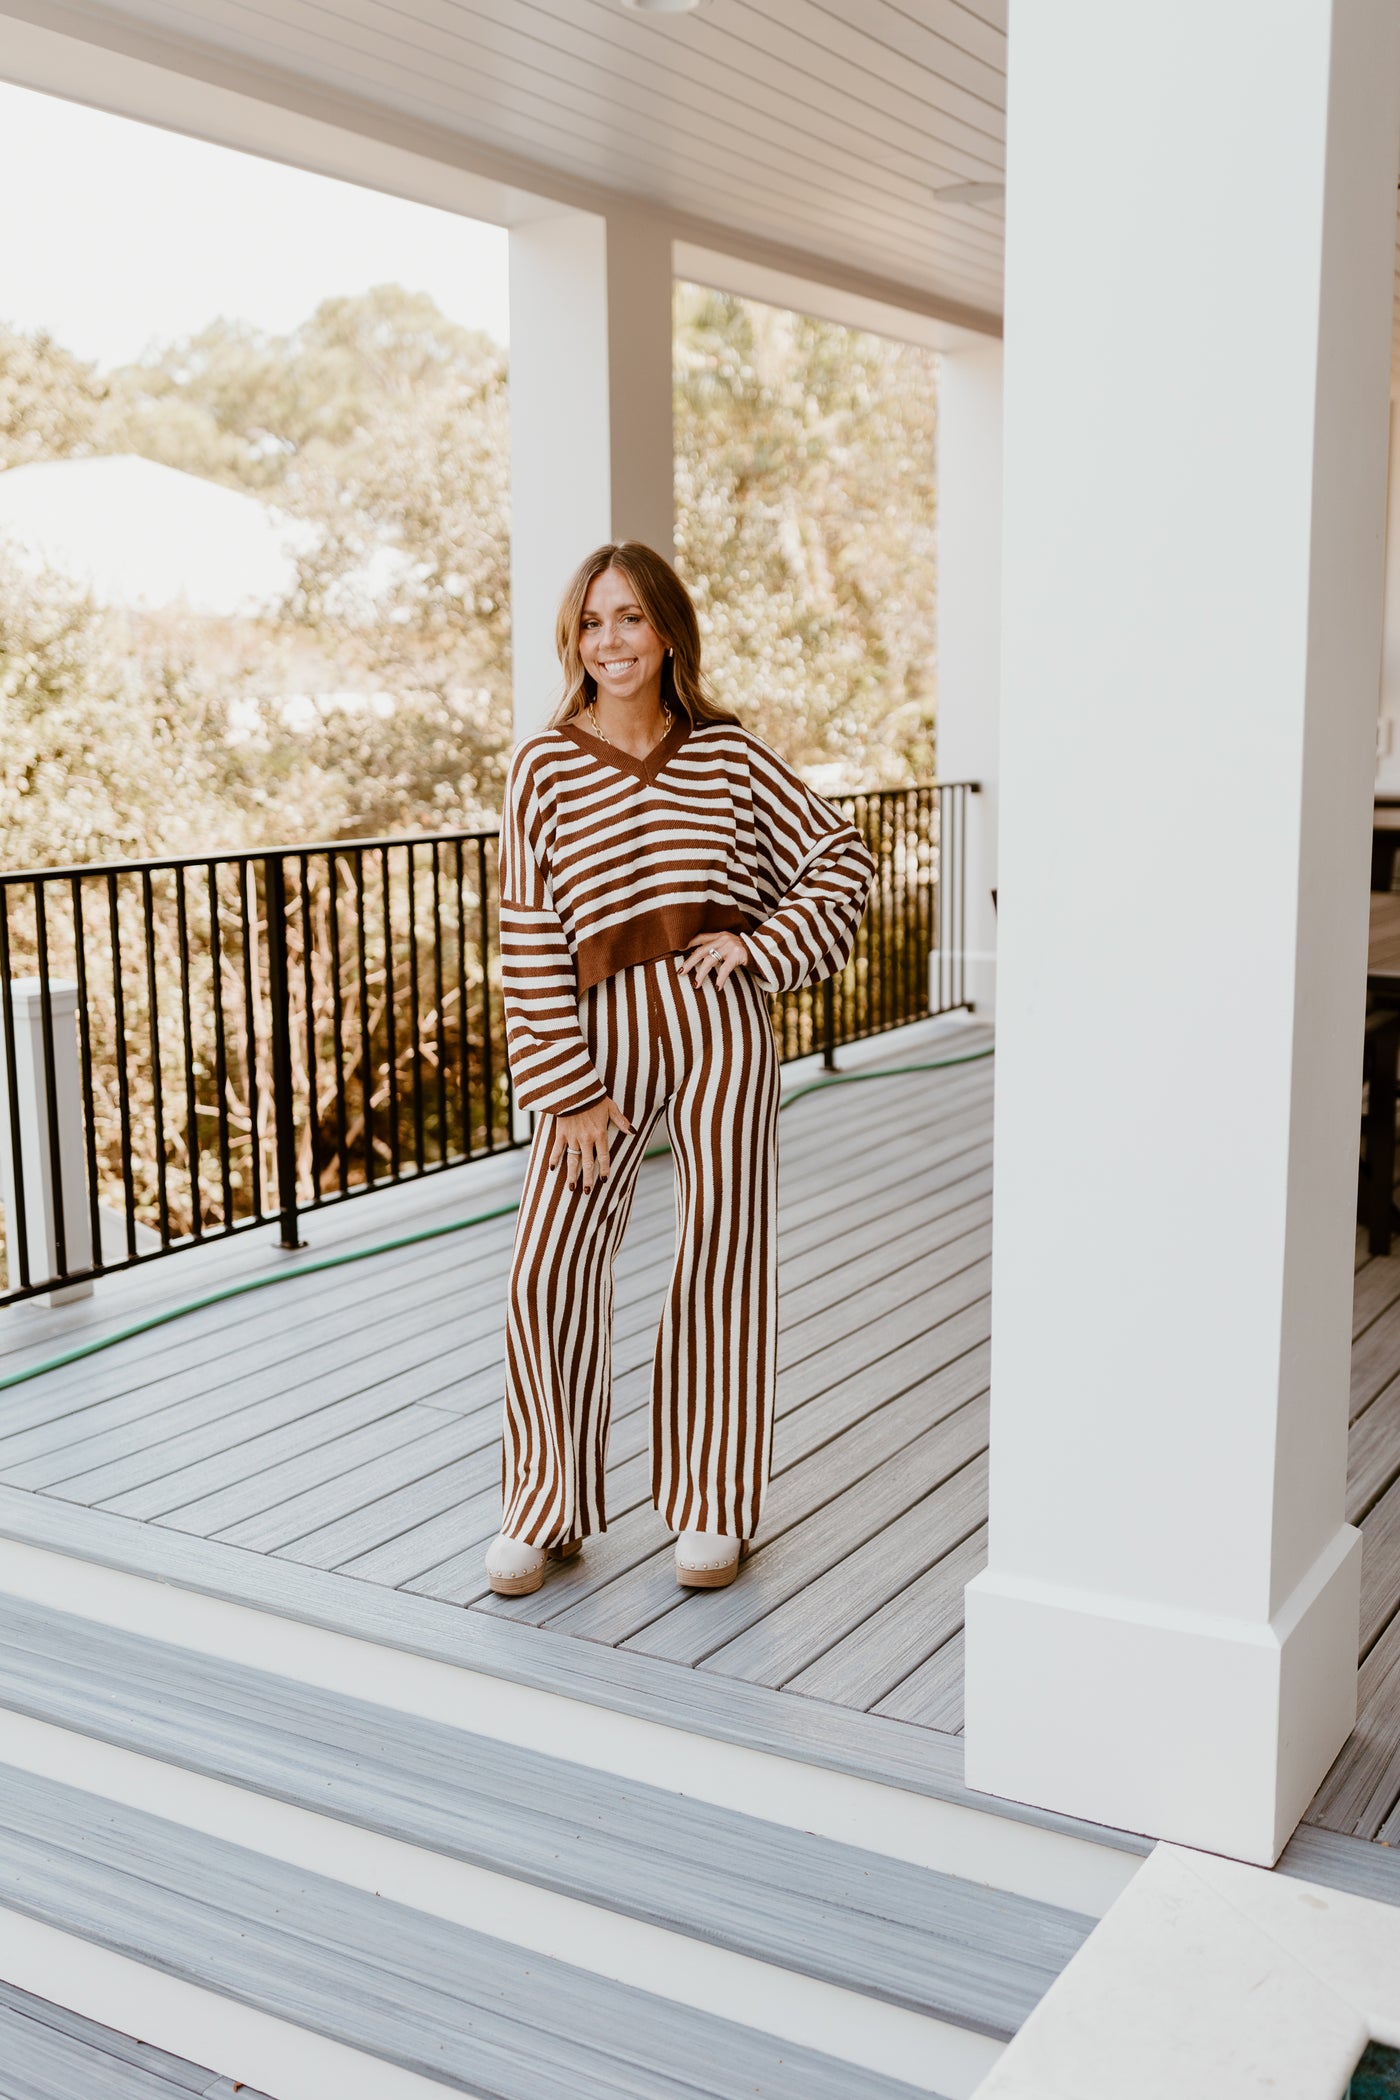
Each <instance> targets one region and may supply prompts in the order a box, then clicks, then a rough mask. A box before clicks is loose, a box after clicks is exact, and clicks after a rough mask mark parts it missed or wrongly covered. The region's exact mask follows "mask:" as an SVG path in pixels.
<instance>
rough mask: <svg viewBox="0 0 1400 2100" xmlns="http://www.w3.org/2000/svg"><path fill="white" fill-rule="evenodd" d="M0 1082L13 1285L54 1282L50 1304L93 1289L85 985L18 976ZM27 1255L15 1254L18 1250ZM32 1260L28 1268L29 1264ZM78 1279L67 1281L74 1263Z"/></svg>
mask: <svg viewBox="0 0 1400 2100" xmlns="http://www.w3.org/2000/svg"><path fill="white" fill-rule="evenodd" d="M6 1004H7V1006H8V1010H9V1015H10V1020H11V1026H10V1027H9V1029H8V1030H7V1031H6V1042H5V1055H4V1060H3V1068H0V1069H3V1074H4V1080H3V1086H2V1087H0V1095H2V1096H3V1098H0V1110H3V1113H0V1140H3V1142H0V1183H2V1184H3V1201H4V1207H5V1230H6V1233H7V1235H8V1236H9V1241H10V1246H9V1269H10V1284H11V1287H12V1288H13V1287H14V1286H15V1285H19V1286H20V1288H22V1289H23V1288H26V1287H32V1286H33V1285H35V1284H41V1283H50V1282H51V1288H50V1289H48V1290H46V1291H44V1292H42V1293H39V1294H38V1295H39V1297H40V1299H41V1302H42V1303H44V1304H46V1305H66V1304H67V1303H68V1302H69V1300H70V1299H73V1298H87V1297H90V1296H91V1294H92V1280H91V1278H90V1277H85V1276H83V1274H82V1272H83V1271H84V1270H85V1269H90V1268H91V1266H92V1262H93V1253H94V1250H93V1246H92V1232H91V1227H90V1223H89V1217H90V1205H89V1202H88V1188H87V1175H86V1172H85V1168H84V1144H83V1136H84V1132H83V1097H82V1086H81V1080H80V1077H79V1072H78V1036H77V1010H78V987H77V985H76V984H72V983H70V982H69V981H68V980H67V979H65V978H57V977H50V978H48V979H47V980H46V981H45V980H41V979H40V978H37V977H21V978H17V979H15V980H14V981H12V983H11V985H10V991H9V999H8V1001H7V1002H6ZM20 1248H23V1250H24V1255H23V1257H22V1258H17V1256H18V1250H19V1249H20ZM26 1269H27V1271H28V1274H27V1275H26V1274H25V1270H26ZM75 1272H76V1273H77V1275H78V1276H79V1277H80V1278H81V1281H79V1282H76V1283H70V1282H67V1281H65V1279H66V1278H67V1277H70V1276H72V1275H73V1274H74V1273H75Z"/></svg>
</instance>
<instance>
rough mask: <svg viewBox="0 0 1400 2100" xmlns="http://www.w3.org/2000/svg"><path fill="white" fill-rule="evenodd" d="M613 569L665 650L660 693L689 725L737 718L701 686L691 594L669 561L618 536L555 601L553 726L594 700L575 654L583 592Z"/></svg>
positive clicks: (595, 552)
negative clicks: (558, 685)
mask: <svg viewBox="0 0 1400 2100" xmlns="http://www.w3.org/2000/svg"><path fill="white" fill-rule="evenodd" d="M608 569H616V570H617V571H618V573H619V575H622V576H625V577H626V578H627V581H628V582H629V583H630V584H631V586H632V590H633V593H634V595H635V597H636V600H637V603H638V605H639V606H640V607H641V609H642V611H643V613H644V614H645V616H646V618H647V619H648V620H649V621H650V622H651V625H652V626H653V627H654V628H655V629H656V632H657V634H658V635H659V636H660V637H661V641H662V644H663V646H664V647H665V648H666V650H667V651H668V652H669V653H668V654H667V655H666V656H665V657H663V658H662V662H661V697H662V699H663V700H665V701H667V702H668V703H669V704H670V706H671V707H672V708H678V709H680V710H681V711H682V712H683V713H684V714H686V715H688V716H689V718H690V726H691V728H692V729H699V728H702V727H703V726H704V725H705V724H706V723H709V722H733V721H735V720H737V717H736V716H734V715H732V714H730V712H729V711H728V709H727V708H723V707H717V706H716V705H715V703H714V701H713V700H711V699H710V697H709V694H708V693H707V692H706V690H705V682H704V678H703V676H702V674H701V670H700V622H699V621H698V620H697V619H696V617H695V607H694V605H693V603H692V602H691V596H690V593H689V591H688V590H687V589H686V587H685V585H684V584H683V583H682V582H681V580H680V577H679V576H678V575H677V574H676V572H675V570H674V569H673V568H672V567H671V564H670V563H669V562H668V561H665V560H663V558H662V557H661V555H659V554H658V553H657V552H656V551H655V549H654V548H652V547H647V546H644V545H643V543H642V541H641V540H618V541H617V542H615V543H613V544H610V545H608V546H605V547H595V548H594V550H593V552H592V553H591V554H590V555H588V556H587V557H586V558H585V559H584V560H583V561H581V562H580V563H579V565H578V567H577V569H575V571H574V573H573V575H572V576H571V577H570V579H569V585H568V588H567V590H566V591H565V592H564V596H563V598H562V599H561V600H560V603H559V618H558V620H557V621H556V622H555V628H554V646H555V648H556V649H557V650H558V652H559V661H560V663H561V664H562V665H563V667H564V697H563V699H562V700H561V701H560V703H559V705H558V707H557V708H556V709H555V711H554V714H553V716H552V717H551V727H552V728H555V729H558V728H559V727H561V725H562V724H563V723H565V722H568V721H571V720H572V719H573V717H574V716H575V715H579V714H582V712H583V710H584V709H585V708H586V707H587V706H589V704H590V703H591V702H592V701H593V700H595V699H596V698H597V692H598V689H597V686H596V685H595V683H594V681H593V679H592V677H591V676H590V674H589V673H588V671H587V670H586V669H585V668H584V662H583V658H582V657H581V656H580V654H579V646H578V644H579V634H580V631H581V629H582V625H583V608H584V605H585V603H586V601H587V598H588V593H589V591H590V590H591V589H592V587H593V584H594V583H595V582H596V581H597V579H598V577H600V576H601V575H603V574H604V573H605V571H606V570H608Z"/></svg>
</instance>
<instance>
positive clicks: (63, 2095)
mask: <svg viewBox="0 0 1400 2100" xmlns="http://www.w3.org/2000/svg"><path fill="white" fill-rule="evenodd" d="M236 2090H237V2091H238V2092H239V2093H241V2094H242V2095H243V2096H244V2100H268V2095H267V2094H266V2093H258V2092H255V2091H254V2090H253V2088H252V2087H251V2086H247V2085H242V2086H239V2087H237V2088H236ZM234 2091H235V2087H234V2085H233V2082H232V2080H230V2079H226V2078H221V2077H219V2076H218V2075H217V2074H216V2073H215V2072H213V2071H210V2070H208V2069H206V2068H205V2067H204V2066H202V2065H200V2064H192V2063H188V2062H187V2061H186V2060H185V2058H184V2057H182V2056H171V2055H170V2053H169V2052H168V2050H165V2049H157V2048H156V2047H155V2045H154V2044H153V2043H151V2042H142V2041H137V2040H136V2039H135V2038H134V2037H133V2036H131V2035H127V2034H119V2033H118V2032H117V2031H116V2029H115V2028H113V2027H103V2026H100V2025H99V2024H98V2022H97V2021H96V2020H88V2019H84V2018H83V2016H82V2015H81V2014H80V2013H74V2012H69V2011H68V2009H67V2008H66V2007H65V2006H62V2005H54V2004H52V2003H51V2002H50V2001H49V2000H48V1999H46V1998H36V1997H35V1996H34V1995H33V1994H32V1992H30V1991H22V1990H19V1989H17V1988H16V1986H15V1985H14V1984H12V1983H0V2100H180V2096H182V2095H183V2096H184V2100H191V2096H195V2100H225V2096H226V2095H227V2096H231V2095H232V2094H233V2093H234Z"/></svg>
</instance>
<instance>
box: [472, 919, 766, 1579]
mask: <svg viewBox="0 0 1400 2100" xmlns="http://www.w3.org/2000/svg"><path fill="white" fill-rule="evenodd" d="M579 1018H580V1022H581V1024H582V1026H583V1030H584V1033H585V1035H586V1037H587V1039H588V1046H589V1049H590V1051H591V1052H592V1055H593V1061H594V1064H595V1066H596V1068H597V1071H598V1074H599V1077H600V1078H601V1080H602V1082H603V1084H604V1086H606V1088H607V1089H608V1092H609V1094H610V1095H611V1096H612V1098H613V1100H614V1101H616V1102H617V1104H618V1106H619V1107H620V1108H621V1109H622V1110H623V1112H624V1113H625V1115H626V1116H627V1118H628V1121H629V1122H630V1123H631V1124H632V1126H633V1127H632V1132H631V1134H630V1135H626V1136H624V1135H621V1134H619V1133H618V1132H614V1133H613V1135H612V1142H611V1151H612V1170H611V1173H610V1175H609V1178H608V1179H607V1180H606V1181H598V1182H596V1183H595V1184H594V1186H593V1188H592V1189H591V1190H590V1191H587V1192H585V1190H584V1189H583V1188H582V1187H581V1186H580V1187H579V1188H576V1189H575V1190H574V1192H573V1193H572V1194H570V1192H569V1190H568V1188H567V1186H566V1184H565V1181H564V1169H563V1167H562V1165H561V1166H559V1167H557V1168H555V1169H554V1170H553V1171H551V1169H550V1167H549V1165H548V1160H549V1149H550V1145H551V1144H552V1142H553V1138H554V1119H553V1117H551V1116H541V1118H540V1120H539V1123H538V1124H537V1126H536V1129H535V1137H534V1143H533V1146H532V1148H531V1152H530V1160H529V1166H528V1168H527V1171H526V1176H525V1192H524V1196H523V1198H522V1201H521V1206H520V1217H519V1222H518V1224H517V1227H516V1237H515V1257H514V1262H513V1265H512V1271H511V1283H510V1303H509V1311H508V1314H507V1324H506V1405H505V1465H504V1518H503V1529H504V1530H505V1531H507V1532H509V1533H510V1534H511V1535H512V1537H515V1538H520V1539H526V1540H529V1541H530V1543H531V1544H533V1545H538V1546H548V1545H557V1544H559V1543H561V1542H562V1541H563V1540H565V1539H568V1538H577V1537H587V1536H588V1534H589V1533H590V1532H594V1531H601V1530H603V1529H604V1528H605V1527H606V1521H607V1519H606V1514H605V1504H604V1494H603V1472H604V1465H605V1462H606V1458H607V1447H608V1420H609V1412H610V1407H611V1399H612V1304H613V1261H614V1259H615V1257H616V1254H617V1251H618V1248H619V1247H620V1246H621V1244H622V1236H623V1234H624V1232H625V1231H626V1229H627V1219H628V1215H629V1213H630V1211H631V1208H632V1198H633V1194H634V1192H635V1189H636V1185H637V1172H638V1169H639V1167H640V1166H641V1163H642V1157H643V1154H644V1153H645V1151H646V1148H647V1143H648V1140H649V1138H650V1136H651V1134H652V1132H653V1131H654V1130H655V1128H656V1125H657V1123H658V1122H659V1120H660V1118H661V1117H662V1116H663V1115H664V1116H665V1118H666V1124H667V1128H668V1131H669V1133H670V1138H671V1146H672V1150H673V1152H674V1154H675V1163H676V1211H677V1246H676V1262H675V1268H674V1270H673V1272H672V1275H671V1283H670V1288H669V1290H668V1292H667V1295H666V1304H665V1309H664V1311H663V1313H662V1316H661V1331H660V1334H659V1336H658V1339H657V1345H656V1361H655V1366H654V1370H653V1373H652V1397H651V1462H652V1499H653V1501H654V1502H655V1504H656V1507H657V1509H658V1510H659V1511H660V1512H661V1515H662V1517H663V1518H664V1519H665V1521H666V1523H667V1524H668V1525H669V1526H670V1527H671V1529H672V1530H673V1531H686V1530H703V1531H718V1532H725V1533H728V1534H729V1535H730V1536H732V1537H737V1538H749V1537H751V1536H752V1535H753V1532H754V1530H755V1529H756V1527H757V1524H758V1519H759V1512H760V1509H761V1508H762V1503H763V1494H764V1489H765V1487H766V1486H767V1482H768V1471H769V1462H770V1454H771V1450H772V1440H773V1388H774V1379H775V1373H776V1359H777V1328H778V1320H777V1115H778V1058H777V1045H776V1043H775V1042H774V1039H773V1028H772V1023H771V1021H770V1019H769V1014H768V1001H767V997H766V995H765V993H764V992H763V991H762V990H761V988H760V987H759V985H758V984H757V983H756V982H755V980H754V979H753V978H752V977H751V976H750V974H749V972H748V971H747V970H744V969H739V970H736V971H735V972H734V974H733V976H732V977H731V978H730V979H729V981H728V983H727V984H726V985H725V986H724V987H723V989H722V990H719V991H717V990H716V989H715V987H714V985H713V984H711V983H709V982H706V983H705V984H702V985H699V986H697V985H695V984H694V983H693V982H692V981H691V979H690V978H689V977H686V976H682V975H681V973H680V972H679V971H678V970H677V969H676V966H675V961H674V958H673V957H670V956H666V957H664V958H662V959H661V960H660V961H657V962H648V963H637V964H634V965H632V967H630V968H628V969H625V970H621V971H619V972H618V973H617V974H616V975H615V976H613V977H608V978H605V979H604V981H603V982H602V983H601V984H597V985H594V986H593V987H592V989H591V990H590V991H588V992H586V993H585V994H584V996H583V998H582V1000H581V1001H580V1002H579Z"/></svg>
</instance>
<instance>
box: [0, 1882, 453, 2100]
mask: <svg viewBox="0 0 1400 2100" xmlns="http://www.w3.org/2000/svg"><path fill="white" fill-rule="evenodd" d="M0 1975H3V1976H4V1978H5V1980H6V1982H8V1983H14V1984H16V1985H18V1986H19V1988H20V1989H21V1990H26V1991H32V1992H33V1993H34V1994H35V1996H36V1997H40V1998H48V1999H50V2000H51V2001H52V2002H54V2003H55V2004H59V2005H63V2006H65V2007H66V2008H67V2009H68V2011H70V2012H76V2013H82V2014H83V2015H84V2016H85V2017H86V2018H87V2019H89V2020H96V2021H98V2022H100V2024H101V2025H102V2026H104V2027H114V2028H116V2030H117V2031H118V2033H120V2034H130V2035H135V2036H137V2037H139V2038H140V2039H141V2040H142V2041H147V2042H152V2043H154V2044H155V2045H156V2046H157V2047H159V2048H162V2049H168V2050H169V2051H170V2052H171V2053H172V2054H173V2055H176V2056H184V2057H188V2058H190V2059H191V2060H192V2061H196V2062H198V2061H203V2062H205V2063H216V2064H218V2065H219V2067H220V2069H221V2071H222V2072H223V2075H224V2076H225V2077H228V2078H234V2079H237V2080H238V2081H239V2082H240V2083H241V2084H243V2085H248V2086H253V2087H255V2088H256V2089H257V2090H259V2091H261V2092H265V2093H274V2094H275V2095H276V2096H277V2100H327V2096H328V2095H330V2094H334V2095H335V2100H444V2095H446V2094H447V2093H449V2092H450V2093H451V2094H452V2095H453V2096H454V2100H461V2093H462V2088H461V2087H460V2086H450V2087H449V2086H444V2085H438V2084H436V2083H434V2082H433V2081H431V2080H429V2079H426V2078H420V2077H418V2076H417V2075H416V2074H415V2073H414V2072H412V2071H403V2070H400V2069H399V2068H398V2067H397V2066H396V2065H394V2064H386V2063H384V2062H383V2061H382V2059H380V2058H379V2057H376V2056H366V2055H365V2054H363V2053H362V2052H361V2051H360V2050H358V2049H347V2048H346V2047H345V2045H344V2044H343V2043H341V2042H333V2041H328V2040H326V2039H325V2038H324V2037H323V2036H321V2035H316V2034H310V2033H308V2032H307V2030H306V2029H305V2028H302V2027H296V2026H293V2025H292V2024H291V2022H289V2021H285V2020H277V2019H273V2018H271V2017H269V2015H268V2014H266V2013H261V2012H257V2011H255V2010H254V2008H253V2007H252V2006H248V2005H239V2004H237V2003H235V2002H234V2001H233V2000H232V1999H229V1998H225V1997H223V1996H221V1995H220V1994H219V1993H218V1992H216V1991H206V1990H201V1989H200V1988H199V1987H198V1986H197V1985H195V1984H191V1983H185V1982H182V1981H181V1980H180V1978H178V1977H175V1976H167V1975H166V1974H165V1973H164V1972H163V1971H162V1970H159V1969H153V1968H147V1967H146V1966H145V1965H144V1964H143V1963H141V1962H138V1961H132V1960H131V1959H130V1958H129V1957H128V1956H127V1955H124V1954H114V1953H112V1952H111V1951H110V1950H109V1949H108V1948H106V1947H98V1946H95V1945H94V1944H93V1943H92V1942H91V1941H88V1940H82V1939H78V1938H75V1937H74V1936H73V1935H71V1934H69V1933H65V1932H59V1931H57V1930H55V1929H54V1927H52V1926H50V1925H42V1924H38V1923H36V1922H35V1920H34V1919H33V1918H30V1917H26V1916H25V1915H24V1914H23V1913H22V1912H19V1911H12V1910H7V1909H5V1908H4V1907H3V1905H0Z"/></svg>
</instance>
